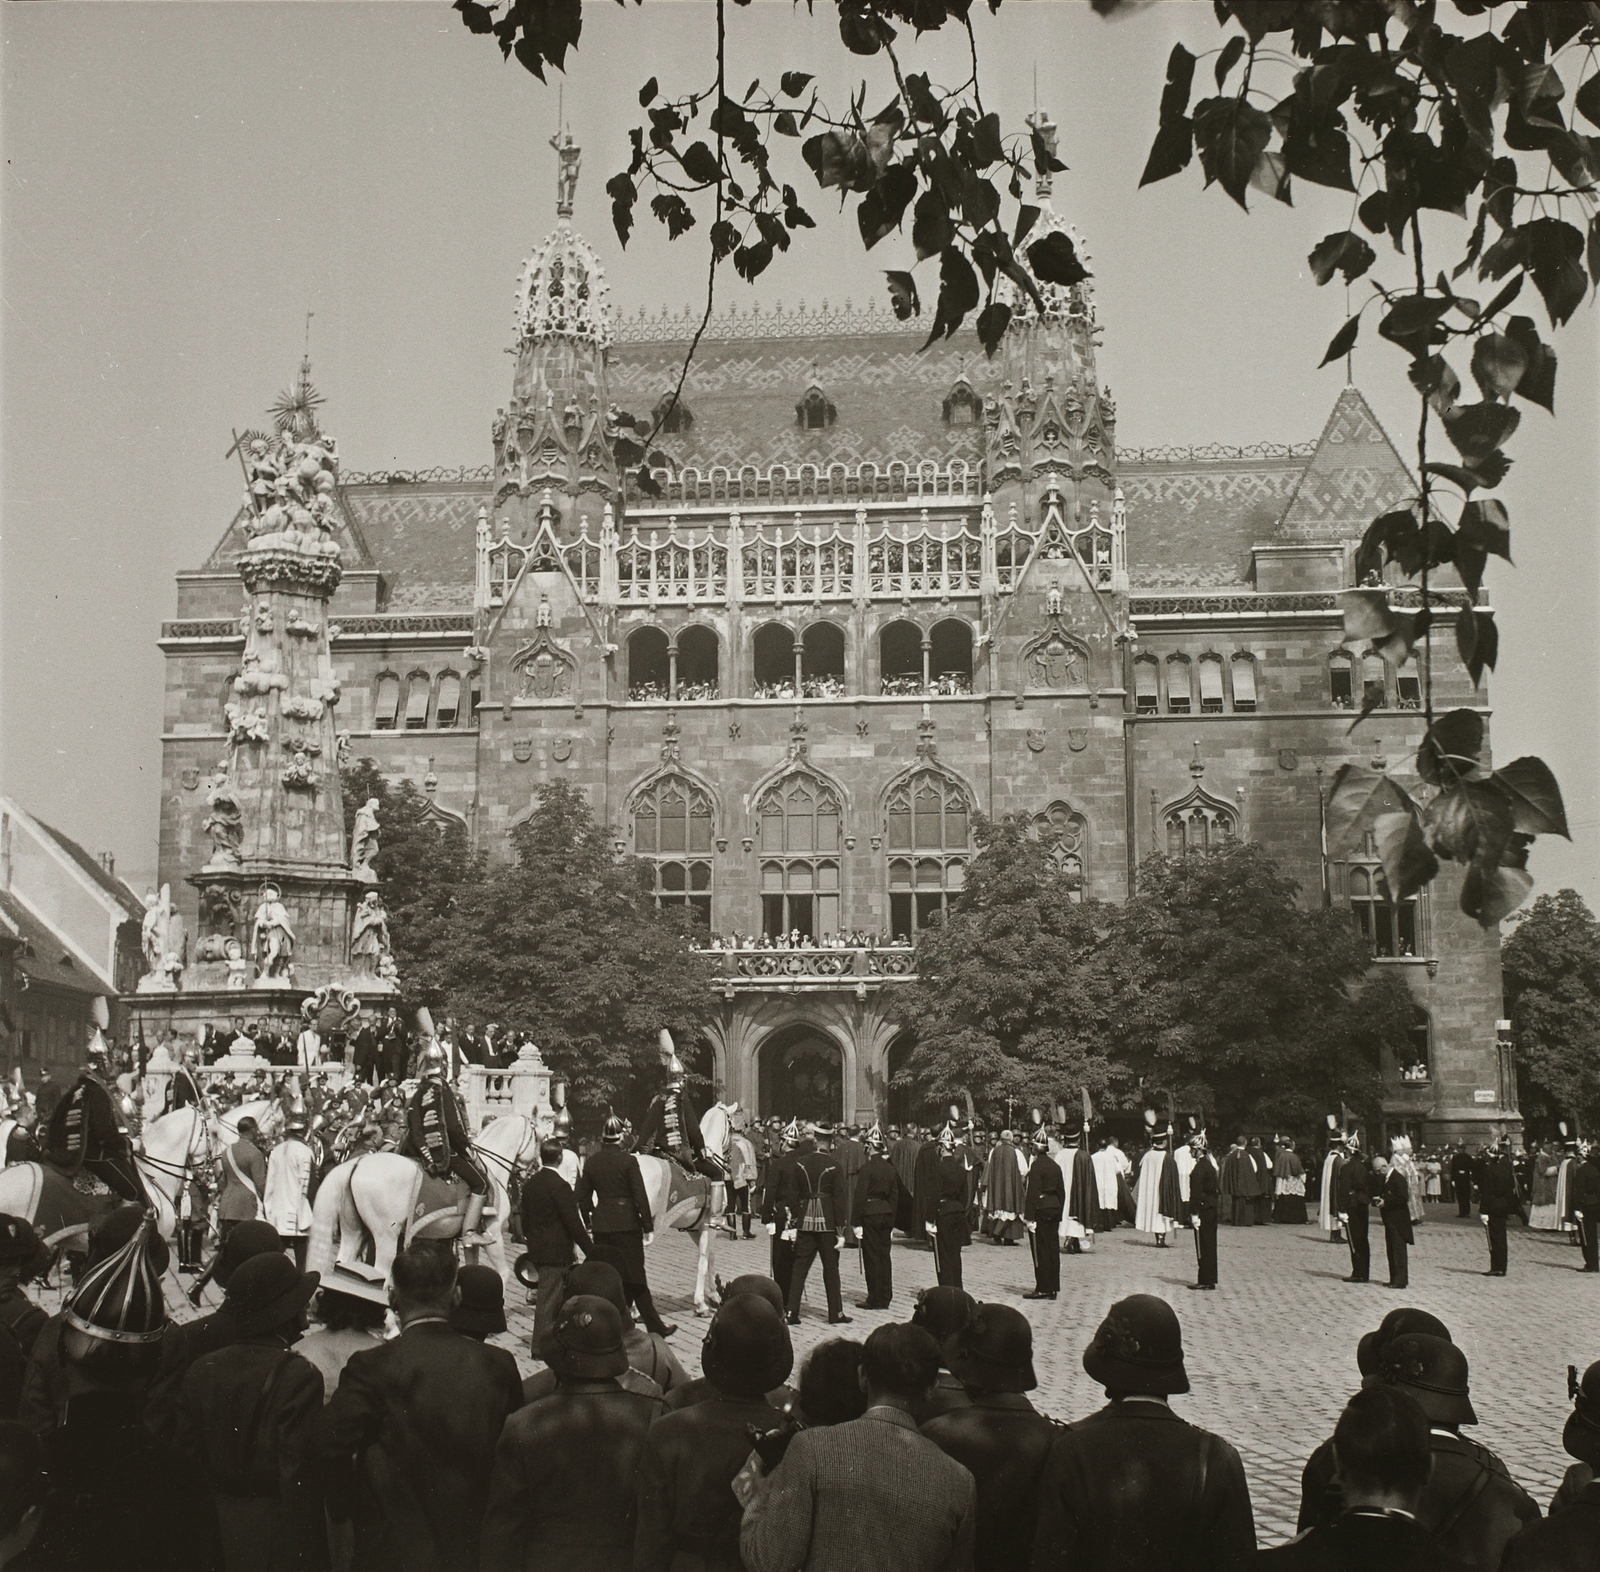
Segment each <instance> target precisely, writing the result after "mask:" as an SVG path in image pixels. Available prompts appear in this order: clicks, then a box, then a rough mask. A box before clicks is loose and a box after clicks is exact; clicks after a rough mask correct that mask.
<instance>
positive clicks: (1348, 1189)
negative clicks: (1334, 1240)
mask: <svg viewBox="0 0 1600 1572" xmlns="http://www.w3.org/2000/svg"><path fill="white" fill-rule="evenodd" d="M1348 1140H1349V1146H1350V1156H1349V1157H1348V1159H1347V1160H1346V1161H1345V1164H1344V1166H1343V1167H1342V1168H1341V1169H1340V1170H1339V1221H1340V1222H1341V1223H1343V1224H1344V1236H1345V1238H1346V1239H1347V1240H1348V1241H1349V1243H1350V1275H1349V1276H1348V1277H1347V1278H1345V1281H1346V1282H1347V1283H1365V1282H1368V1281H1369V1280H1370V1278H1371V1274H1372V1246H1371V1245H1370V1244H1369V1243H1368V1239H1367V1231H1368V1228H1369V1225H1370V1224H1371V1222H1372V1170H1371V1168H1369V1167H1368V1166H1367V1160H1366V1158H1364V1157H1363V1156H1362V1155H1361V1150H1360V1147H1359V1146H1358V1145H1357V1140H1358V1138H1357V1136H1356V1134H1355V1132H1354V1131H1352V1132H1351V1133H1350V1136H1349V1138H1348Z"/></svg>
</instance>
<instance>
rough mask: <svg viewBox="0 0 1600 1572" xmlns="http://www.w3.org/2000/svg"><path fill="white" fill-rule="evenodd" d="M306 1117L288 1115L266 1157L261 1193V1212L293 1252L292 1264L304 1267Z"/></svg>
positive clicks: (308, 1163)
mask: <svg viewBox="0 0 1600 1572" xmlns="http://www.w3.org/2000/svg"><path fill="white" fill-rule="evenodd" d="M305 1136H306V1116H305V1114H303V1113H299V1112H296V1113H291V1114H290V1115H289V1119H288V1122H287V1123H286V1124H285V1126H284V1136H283V1139H282V1140H281V1141H279V1142H278V1144H277V1145H276V1146H274V1147H273V1148H272V1151H271V1154H270V1155H269V1156H268V1158H267V1182H266V1184H265V1186H264V1187H263V1189H262V1192H261V1202H262V1205H261V1210H262V1212H263V1213H264V1214H265V1216H266V1219H267V1221H268V1222H269V1223H271V1224H272V1226H273V1227H274V1228H275V1229H277V1231H278V1237H279V1238H280V1239H282V1240H283V1242H284V1243H285V1244H286V1245H288V1246H289V1247H290V1248H291V1249H292V1250H293V1251H294V1259H295V1265H296V1266H298V1267H299V1268H300V1270H301V1271H304V1270H305V1266H306V1246H307V1245H308V1244H309V1243H310V1234H311V1202H310V1201H309V1200H307V1198H306V1197H307V1192H308V1191H309V1190H310V1189H311V1172H312V1168H313V1167H314V1165H315V1158H314V1157H313V1155H312V1152H311V1148H310V1147H309V1146H307V1145H306V1140H305Z"/></svg>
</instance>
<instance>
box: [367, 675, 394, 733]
mask: <svg viewBox="0 0 1600 1572" xmlns="http://www.w3.org/2000/svg"><path fill="white" fill-rule="evenodd" d="M399 715H400V679H399V677H397V676H396V675H395V674H394V673H393V672H392V671H385V672H380V673H379V675H378V694H377V697H376V698H375V699H374V700H373V704H372V729H373V730H374V731H393V730H394V729H395V726H396V724H397V722H398V719H399Z"/></svg>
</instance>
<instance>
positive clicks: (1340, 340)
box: [1317, 316, 1361, 370]
mask: <svg viewBox="0 0 1600 1572" xmlns="http://www.w3.org/2000/svg"><path fill="white" fill-rule="evenodd" d="M1360 331H1361V318H1360V317H1359V316H1354V317H1351V318H1350V320H1349V321H1348V322H1346V323H1345V325H1344V326H1343V327H1342V328H1340V329H1339V331H1338V332H1337V333H1335V334H1334V335H1333V337H1332V338H1331V339H1330V340H1329V341H1328V348H1327V352H1326V353H1325V354H1324V355H1323V357H1322V359H1321V360H1320V361H1318V362H1317V365H1318V369H1319V370H1320V369H1321V367H1323V366H1325V365H1327V364H1328V362H1329V361H1330V360H1343V359H1344V357H1345V356H1346V355H1348V354H1349V353H1350V351H1351V350H1352V349H1353V348H1354V347H1355V342H1356V334H1357V333H1359V332H1360Z"/></svg>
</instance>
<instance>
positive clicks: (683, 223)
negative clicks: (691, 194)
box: [650, 191, 694, 240]
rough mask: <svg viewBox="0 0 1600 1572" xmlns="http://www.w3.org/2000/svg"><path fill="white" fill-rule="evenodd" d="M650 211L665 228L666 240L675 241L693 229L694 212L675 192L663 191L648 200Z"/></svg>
mask: <svg viewBox="0 0 1600 1572" xmlns="http://www.w3.org/2000/svg"><path fill="white" fill-rule="evenodd" d="M650 211H651V212H652V213H654V214H655V216H656V217H657V218H658V219H660V220H661V222H662V223H663V224H665V225H666V226H667V239H668V240H676V239H677V238H678V236H679V235H681V234H683V233H684V232H685V231H686V230H690V229H693V228H694V212H693V210H692V209H691V208H690V206H689V204H688V203H687V202H685V201H684V200H683V198H682V197H681V196H678V195H677V194H676V193H675V192H670V191H663V192H662V193H661V195H659V196H656V197H652V198H651V199H650Z"/></svg>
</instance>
